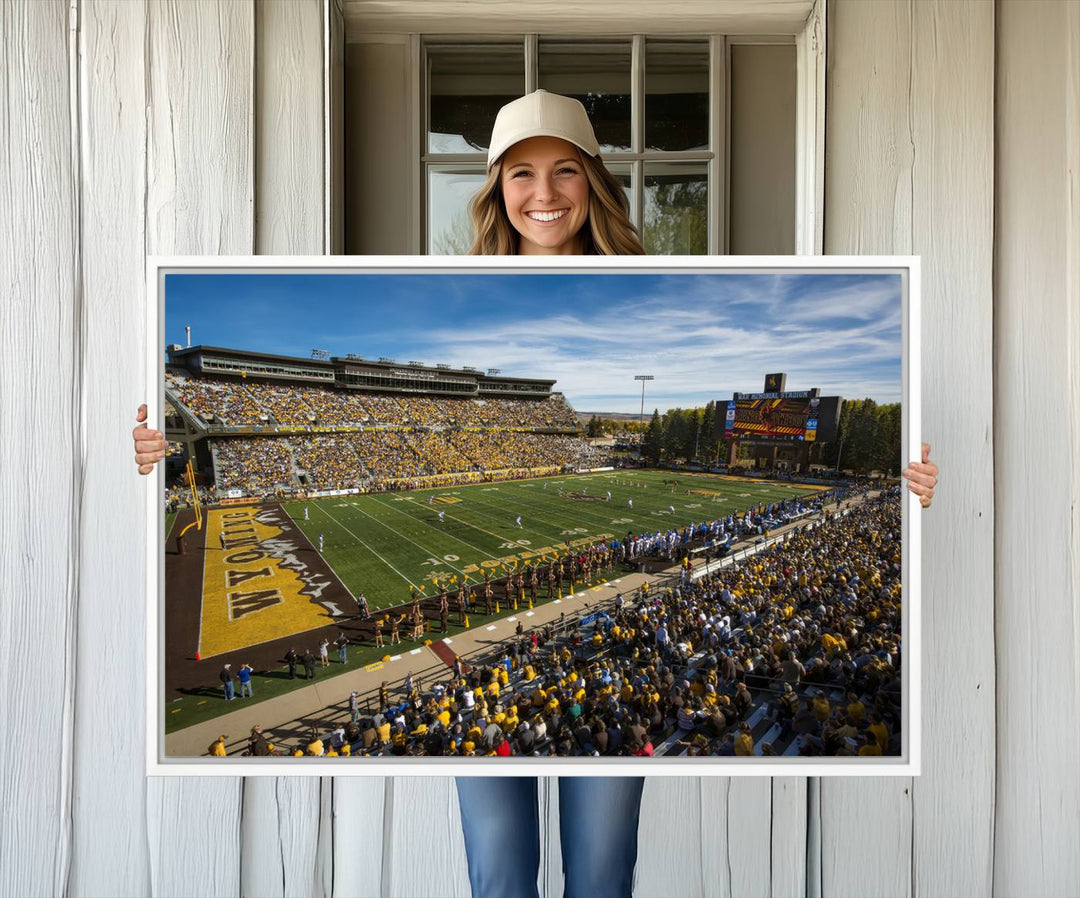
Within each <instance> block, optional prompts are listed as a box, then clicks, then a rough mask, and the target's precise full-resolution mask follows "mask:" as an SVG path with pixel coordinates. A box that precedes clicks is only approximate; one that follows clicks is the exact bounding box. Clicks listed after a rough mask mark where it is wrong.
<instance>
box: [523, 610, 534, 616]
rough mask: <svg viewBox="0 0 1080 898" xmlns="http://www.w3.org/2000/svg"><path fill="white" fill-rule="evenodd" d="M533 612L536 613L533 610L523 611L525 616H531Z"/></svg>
mask: <svg viewBox="0 0 1080 898" xmlns="http://www.w3.org/2000/svg"><path fill="white" fill-rule="evenodd" d="M535 613H536V612H534V611H526V612H525V616H526V617H532V616H533V614H535Z"/></svg>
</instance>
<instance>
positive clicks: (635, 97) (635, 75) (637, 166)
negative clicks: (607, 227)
mask: <svg viewBox="0 0 1080 898" xmlns="http://www.w3.org/2000/svg"><path fill="white" fill-rule="evenodd" d="M644 147H645V35H643V34H635V35H634V38H633V44H632V46H631V51H630V149H631V151H632V152H634V153H637V154H640V153H641V152H642V151H643V149H644ZM630 171H631V175H630V177H631V180H630V183H631V185H632V187H633V189H632V193H633V197H634V208H633V209H631V210H630V216H631V219H632V220H633V222H634V224H635V225H637V228H638V232H639V233H640V234H641V238H642V242H644V239H645V221H644V209H645V165H644V163H643V162H642V161H641V159H640V157H638V158H637V159H635V160H634V163H633V165H632V166H631V170H630Z"/></svg>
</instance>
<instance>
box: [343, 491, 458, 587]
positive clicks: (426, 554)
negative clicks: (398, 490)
mask: <svg viewBox="0 0 1080 898" xmlns="http://www.w3.org/2000/svg"><path fill="white" fill-rule="evenodd" d="M379 504H380V505H381V504H382V503H381V502H380V503H379ZM356 510H357V511H358V512H360V514H362V515H363V516H364V517H365V518H370V519H371V520H373V521H374V522H375V523H376V524H378V525H379V526H380V527H384V528H386V529H387V530H389V531H390V532H391V533H393V534H394V536H397V537H400V538H401V539H404V540H407V541H408V542H410V543H412V544H413V545H414V546H416V548H418V549H419V550H420V551H421V552H423V553H424V557H425V558H430V557H433V555H432V552H433V550H429V549H428V548H427V547H425V546H422V545H420V543H418V542H417V541H416V540H414V539H409V537H407V536H406V535H405V534H404V533H401V532H400V531H398V530H395V529H394V528H393V527H391V526H390V525H389V524H387V523H385V522H384V521H380V520H379V519H378V518H377V517H375V516H374V515H370V514H368V513H367V512H366V511H364V509H362V508H358V509H356ZM442 563H443V564H445V565H446V566H447V567H449V568H450V569H451V570H455V571H457V572H458V573H459V574H461V573H462V572H461V568H457V567H454V566H453V565H452V564H451V563H450V562H449V561H443V562H442ZM462 576H464V574H462ZM409 585H410V586H412V581H410V582H409Z"/></svg>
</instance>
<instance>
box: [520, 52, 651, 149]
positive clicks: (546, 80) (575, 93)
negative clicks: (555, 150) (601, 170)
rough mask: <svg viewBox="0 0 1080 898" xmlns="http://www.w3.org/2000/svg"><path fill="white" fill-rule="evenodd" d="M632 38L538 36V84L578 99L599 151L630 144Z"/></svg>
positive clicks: (623, 147)
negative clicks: (578, 40)
mask: <svg viewBox="0 0 1080 898" xmlns="http://www.w3.org/2000/svg"><path fill="white" fill-rule="evenodd" d="M630 53H631V44H630V41H618V42H614V43H595V42H590V43H587V44H583V43H571V42H568V41H540V44H539V63H538V85H539V87H541V88H542V89H544V90H549V91H551V92H552V93H556V94H564V95H565V96H568V97H574V98H575V99H576V100H580V101H581V103H582V105H584V107H585V111H586V112H588V113H589V119H590V120H591V121H592V125H593V130H594V131H596V139H597V140H598V141H599V143H600V152H602V153H612V152H618V151H619V150H622V151H627V150H629V149H630Z"/></svg>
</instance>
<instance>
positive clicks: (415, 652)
mask: <svg viewBox="0 0 1080 898" xmlns="http://www.w3.org/2000/svg"><path fill="white" fill-rule="evenodd" d="M420 651H421V650H420V649H413V650H412V651H411V652H409V654H410V655H419V654H420Z"/></svg>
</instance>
